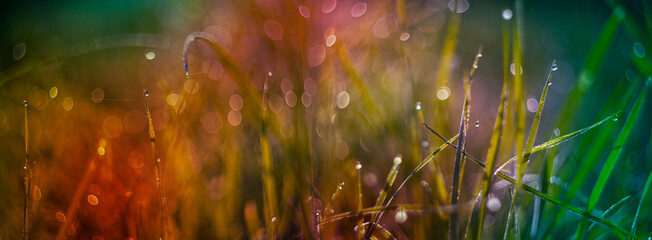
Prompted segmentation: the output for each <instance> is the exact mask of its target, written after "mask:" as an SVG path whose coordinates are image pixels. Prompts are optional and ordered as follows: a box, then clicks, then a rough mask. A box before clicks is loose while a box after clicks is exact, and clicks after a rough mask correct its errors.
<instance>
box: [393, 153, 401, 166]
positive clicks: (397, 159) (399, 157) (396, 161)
mask: <svg viewBox="0 0 652 240" xmlns="http://www.w3.org/2000/svg"><path fill="white" fill-rule="evenodd" d="M401 162H403V159H402V157H401V155H397V156H396V157H394V165H399V164H401Z"/></svg>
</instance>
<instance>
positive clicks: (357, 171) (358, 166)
mask: <svg viewBox="0 0 652 240" xmlns="http://www.w3.org/2000/svg"><path fill="white" fill-rule="evenodd" d="M361 169H362V165H361V164H360V162H358V163H356V164H355V175H356V178H357V179H358V180H357V182H358V186H357V188H356V189H357V192H358V224H357V229H359V230H361V229H362V224H363V223H364V215H363V214H362V209H363V207H362V176H361V175H362V174H360V171H361ZM362 237H364V235H363V234H362V232H358V240H362Z"/></svg>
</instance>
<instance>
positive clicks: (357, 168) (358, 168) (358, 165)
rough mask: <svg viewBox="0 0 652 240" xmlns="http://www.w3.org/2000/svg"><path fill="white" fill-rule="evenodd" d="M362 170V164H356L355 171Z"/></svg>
mask: <svg viewBox="0 0 652 240" xmlns="http://www.w3.org/2000/svg"><path fill="white" fill-rule="evenodd" d="M360 168H362V164H360V162H358V163H356V164H355V169H356V170H360Z"/></svg>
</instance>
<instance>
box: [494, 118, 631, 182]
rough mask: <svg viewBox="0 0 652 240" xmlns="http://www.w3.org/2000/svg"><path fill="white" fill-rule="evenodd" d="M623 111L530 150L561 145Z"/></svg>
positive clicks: (534, 151)
mask: <svg viewBox="0 0 652 240" xmlns="http://www.w3.org/2000/svg"><path fill="white" fill-rule="evenodd" d="M621 113H622V110H620V111H618V112H616V113H614V114H611V115H610V116H608V117H606V118H604V119H602V120H600V121H599V122H596V123H594V124H593V125H591V126H588V127H585V128H582V129H580V130H577V131H575V132H572V133H569V134H566V135H563V136H561V137H558V138H555V139H552V140H550V141H547V142H545V143H542V144H539V145H537V146H535V147H533V148H532V151H530V153H531V154H532V153H536V152H538V151H541V150H545V149H548V148H551V147H554V146H557V145H559V144H561V143H563V142H566V141H568V140H571V139H573V138H574V137H577V136H579V135H582V134H584V133H586V132H587V131H589V130H591V129H593V128H595V127H597V126H600V125H602V124H604V123H605V122H608V121H609V120H613V119H618V116H619V115H620V114H621ZM516 159H517V157H512V158H510V159H509V160H508V161H506V162H505V163H504V164H503V165H501V166H500V167H498V168H496V171H495V172H494V174H498V172H500V171H501V170H503V168H505V167H506V166H507V165H508V164H509V163H511V162H513V161H516Z"/></svg>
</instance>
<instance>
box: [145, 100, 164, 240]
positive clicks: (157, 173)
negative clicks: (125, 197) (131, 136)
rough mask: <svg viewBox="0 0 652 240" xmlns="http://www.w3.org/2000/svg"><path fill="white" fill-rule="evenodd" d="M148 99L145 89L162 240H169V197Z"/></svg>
mask: <svg viewBox="0 0 652 240" xmlns="http://www.w3.org/2000/svg"><path fill="white" fill-rule="evenodd" d="M147 97H149V91H147V90H145V89H143V98H144V100H145V112H146V114H147V123H148V129H149V131H148V133H149V142H150V143H151V147H152V153H154V176H155V177H156V187H157V188H158V196H159V207H160V211H161V222H162V225H163V229H162V230H161V238H162V239H163V240H166V239H168V237H169V233H170V230H169V227H168V204H167V197H166V196H165V188H164V187H163V177H162V173H161V172H162V170H161V159H160V158H159V156H158V152H157V151H156V132H154V124H153V123H152V115H151V114H150V111H149V104H148V103H147Z"/></svg>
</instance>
